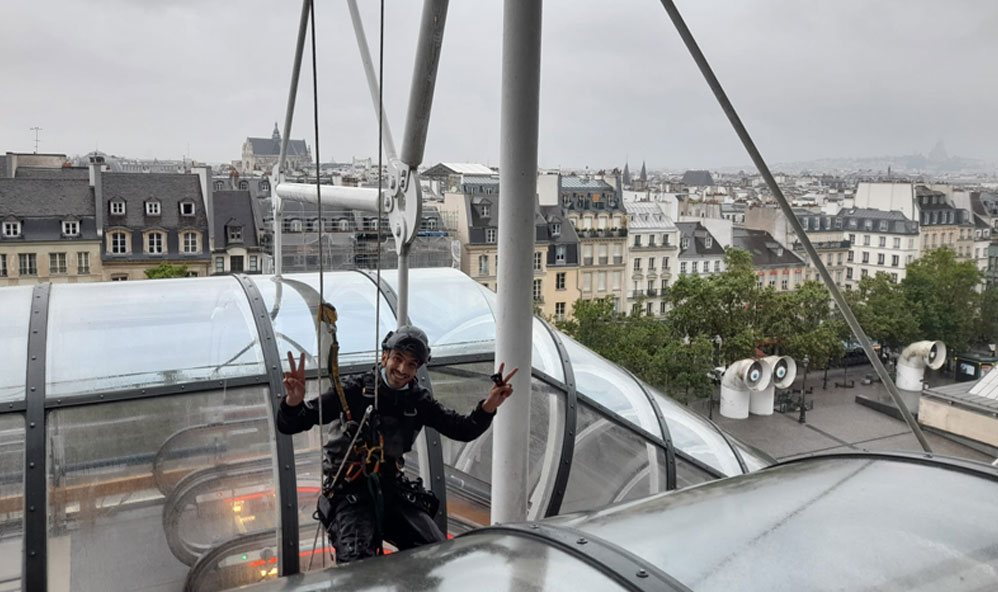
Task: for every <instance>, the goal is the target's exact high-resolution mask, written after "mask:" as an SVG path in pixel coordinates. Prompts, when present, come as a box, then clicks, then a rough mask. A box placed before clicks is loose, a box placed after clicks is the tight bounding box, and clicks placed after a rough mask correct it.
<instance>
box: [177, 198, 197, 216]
mask: <svg viewBox="0 0 998 592" xmlns="http://www.w3.org/2000/svg"><path fill="white" fill-rule="evenodd" d="M180 215H181V216H193V215H194V202H192V201H185V202H182V203H181V204H180Z"/></svg>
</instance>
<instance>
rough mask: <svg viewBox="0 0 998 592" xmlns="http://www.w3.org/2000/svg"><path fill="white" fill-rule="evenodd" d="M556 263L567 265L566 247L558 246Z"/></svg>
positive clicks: (555, 250)
mask: <svg viewBox="0 0 998 592" xmlns="http://www.w3.org/2000/svg"><path fill="white" fill-rule="evenodd" d="M554 262H555V263H559V264H563V263H565V245H557V246H556V247H555V248H554Z"/></svg>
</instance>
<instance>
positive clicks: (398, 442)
mask: <svg viewBox="0 0 998 592" xmlns="http://www.w3.org/2000/svg"><path fill="white" fill-rule="evenodd" d="M375 377H377V380H379V381H380V385H379V386H378V410H377V412H374V413H372V417H371V419H370V420H369V422H370V426H369V428H367V429H365V430H364V431H363V432H362V437H367V438H372V437H373V438H376V437H377V435H380V436H381V437H383V438H384V451H385V460H386V463H387V464H388V465H389V468H390V469H392V470H394V467H395V462H396V461H397V460H399V459H401V458H402V455H403V454H405V453H406V452H409V451H410V450H412V444H413V442H414V441H415V440H416V436H417V435H418V434H419V430H421V429H422V427H423V426H424V425H425V426H429V427H431V428H434V429H436V430H437V431H438V432H440V433H441V434H443V435H444V436H447V437H448V438H450V439H452V440H459V441H462V442H469V441H471V440H474V439H475V438H477V437H479V436H481V435H482V434H483V433H484V432H485V430H487V429H488V427H489V425H490V424H491V423H492V418H493V417H494V416H495V414H494V413H488V412H487V411H485V410H484V409H482V402H481V401H479V403H478V405H477V406H476V407H475V409H474V410H473V411H472V412H471V414H469V415H462V414H460V413H457V412H456V411H453V410H451V409H448V408H447V407H444V406H443V405H441V404H440V403H439V402H438V401H437V400H436V399H434V398H433V395H432V394H430V392H429V391H428V390H426V389H425V388H423V387H422V386H421V385H420V384H419V382H418V381H416V380H413V381H412V382H410V383H409V385H408V388H407V389H402V390H395V389H393V388H391V387H389V386H388V384H386V383H385V381H384V380H383V379H382V378H381V372H380V367H375V368H374V370H373V371H371V372H365V373H364V374H361V375H355V376H350V377H347V378H345V379H344V380H343V393H344V395H346V400H347V405H348V406H349V407H350V413H351V415H352V417H353V421H354V422H360V420H361V418H362V417H363V416H364V411H365V410H366V409H367V407H368V406H369V405H370V406H374V381H375ZM342 411H343V409H342V406H341V404H340V398H339V395H337V394H336V391H335V390H333V389H331V390H329V391H326V392H325V393H323V394H322V415H323V417H322V421H321V423H323V424H327V423H330V422H332V421H340V418H341V412H342ZM319 420H320V418H319V402H318V400H312V401H305V402H303V403H302V404H301V405H298V406H297V407H290V406H288V404H287V402H286V400H282V401H281V408H280V410H279V411H278V413H277V429H278V430H279V431H280V432H281V433H284V434H296V433H298V432H302V431H305V430H308V429H310V428H312V427H313V426H315V425H316V424H318V423H320V421H319ZM337 427H341V426H337ZM372 430H373V431H372ZM352 436H353V434H352V433H349V432H347V433H345V432H344V431H343V430H342V429H336V427H334V428H333V429H332V430H331V436H330V438H329V441H327V442H326V444H325V452H326V454H325V459H324V463H323V465H324V466H323V469H324V471H325V472H326V473H327V476H328V477H332V475H331V474H330V473H335V472H336V471H337V470H338V468H339V465H340V463H341V462H342V460H343V457H344V455H345V454H346V453H347V447H348V446H349V444H350V439H351V438H352ZM351 460H353V459H351Z"/></svg>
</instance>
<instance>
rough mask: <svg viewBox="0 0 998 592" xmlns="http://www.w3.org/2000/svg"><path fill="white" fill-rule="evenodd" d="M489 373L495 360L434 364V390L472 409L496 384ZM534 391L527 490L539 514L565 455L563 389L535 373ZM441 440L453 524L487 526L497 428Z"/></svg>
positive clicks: (457, 527) (461, 408)
mask: <svg viewBox="0 0 998 592" xmlns="http://www.w3.org/2000/svg"><path fill="white" fill-rule="evenodd" d="M490 374H492V362H481V363H476V364H461V365H455V366H440V367H434V368H431V369H430V382H431V384H432V385H433V396H434V398H436V399H437V400H438V401H440V402H441V403H442V404H443V405H445V406H447V407H449V408H451V409H454V410H456V411H458V412H460V413H470V412H471V410H472V409H474V408H475V405H477V404H478V402H479V401H480V400H482V399H484V398H485V397H486V396H488V391H489V389H490V388H491V387H492V382H491V381H490V380H489V375H490ZM531 391H532V392H531V395H532V396H531V397H530V444H529V448H528V452H527V478H528V485H527V491H532V492H534V495H532V496H531V511H532V512H534V513H538V515H540V513H542V512H543V509H546V507H547V502H548V500H549V499H550V485H551V482H552V481H553V480H554V477H555V475H554V472H555V469H556V467H557V464H558V461H559V459H560V457H561V443H562V439H563V431H564V423H565V422H564V413H565V411H564V410H565V407H564V393H562V392H561V391H558V390H557V389H554V388H552V387H550V386H548V385H547V384H545V383H543V382H541V381H539V380H537V379H531ZM513 396H514V397H515V396H516V394H515V393H514V395H513ZM441 446H442V447H443V458H444V465H445V466H446V476H447V510H448V514H449V518H450V522H451V530H452V531H454V532H463V531H464V530H467V529H468V528H470V527H473V526H487V525H488V524H489V508H490V505H491V484H492V428H491V427H489V429H488V431H486V432H485V433H484V434H482V435H481V436H479V437H478V438H477V439H475V440H473V441H471V442H458V441H456V440H450V439H449V438H447V437H441ZM408 464H409V463H408V462H407V465H408ZM542 478H543V479H544V482H541V479H542ZM535 506H536V508H535Z"/></svg>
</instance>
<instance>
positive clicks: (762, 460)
mask: <svg viewBox="0 0 998 592" xmlns="http://www.w3.org/2000/svg"><path fill="white" fill-rule="evenodd" d="M727 436H728V439H729V440H730V441H731V445H732V446H734V447H735V448H737V449H738V453H739V454H741V455H742V460H743V461H745V467H746V468H747V469H748V472H750V473H751V472H753V471H758V470H759V469H764V468H766V467H768V466H771V465H774V464H776V459H774V458H773V457H772V456H770V455H769V454H767V453H766V452H764V451H762V450H759V449H758V448H756V447H755V446H751V445H749V444H746V443H745V442H742V441H741V440H739V439H738V438H735V437H734V436H732V435H731V434H727Z"/></svg>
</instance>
